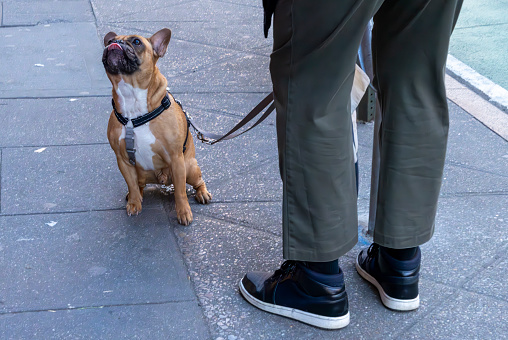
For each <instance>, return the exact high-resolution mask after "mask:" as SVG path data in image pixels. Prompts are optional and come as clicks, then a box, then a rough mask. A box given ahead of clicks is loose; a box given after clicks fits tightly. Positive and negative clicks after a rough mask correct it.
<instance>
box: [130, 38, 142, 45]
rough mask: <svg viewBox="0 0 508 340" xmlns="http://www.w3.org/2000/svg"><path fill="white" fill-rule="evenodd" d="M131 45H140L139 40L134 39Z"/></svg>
mask: <svg viewBox="0 0 508 340" xmlns="http://www.w3.org/2000/svg"><path fill="white" fill-rule="evenodd" d="M132 43H133V44H134V45H141V40H139V39H134V40H133V41H132Z"/></svg>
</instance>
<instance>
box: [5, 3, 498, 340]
mask: <svg viewBox="0 0 508 340" xmlns="http://www.w3.org/2000/svg"><path fill="white" fill-rule="evenodd" d="M0 12H1V13H2V15H1V23H0V24H1V26H0V46H2V48H1V52H0V53H1V59H0V60H1V63H0V118H1V122H2V126H1V127H0V273H1V275H0V339H228V340H234V339H285V338H293V339H385V338H399V339H409V338H418V339H503V338H507V334H508V317H507V315H508V293H507V292H508V290H507V285H506V282H508V274H507V273H508V255H507V251H508V244H507V239H508V232H507V225H508V223H507V222H508V200H507V197H508V173H507V168H508V143H507V141H506V140H505V139H504V138H503V137H501V136H500V135H499V134H496V133H494V132H492V131H491V130H490V129H489V128H487V127H486V126H485V125H483V124H482V123H481V122H479V121H478V120H477V119H475V118H474V117H473V116H471V115H470V114H469V113H468V112H466V111H465V110H464V109H463V108H462V107H460V106H458V105H456V104H455V103H454V102H457V103H458V104H459V105H461V106H467V105H465V104H464V105H463V104H462V103H463V100H464V98H469V99H470V102H474V103H475V105H476V106H475V107H477V106H481V107H482V108H483V109H484V110H487V111H489V110H490V109H489V108H488V106H482V105H483V102H482V101H483V99H482V98H481V97H479V96H478V95H476V94H475V93H474V92H472V91H470V90H468V89H467V88H459V87H460V84H456V83H453V84H452V83H449V84H452V85H450V86H451V88H450V90H451V92H453V93H455V94H460V97H461V99H460V100H459V99H457V100H455V99H454V101H453V102H452V101H450V103H449V105H450V116H451V127H450V139H449V150H448V156H447V161H446V168H445V176H444V177H445V178H444V182H443V188H442V192H441V198H440V204H439V211H438V216H437V221H436V233H435V236H434V238H433V239H432V240H431V241H430V242H429V243H427V244H425V245H424V246H423V247H422V252H423V257H424V258H423V267H422V272H421V285H420V287H421V299H422V302H421V307H420V308H419V309H418V310H417V311H414V312H409V313H398V312H392V311H389V310H387V309H385V308H384V307H383V306H382V304H381V302H380V301H379V297H378V295H377V291H376V290H375V289H373V288H372V287H371V286H369V285H368V284H366V283H365V282H364V281H363V280H362V279H361V278H360V277H359V276H358V275H357V274H356V272H355V269H354V257H355V255H356V254H357V252H358V251H359V250H360V249H361V248H363V247H365V246H366V245H367V244H368V242H369V241H368V239H367V238H366V237H365V236H364V234H363V233H362V230H361V229H362V225H366V223H367V220H368V215H367V214H368V203H369V187H368V186H369V183H370V167H371V164H370V159H371V148H372V133H373V124H360V125H359V126H358V132H359V138H360V142H359V144H360V176H361V184H360V194H359V204H358V209H359V217H360V221H361V224H362V225H361V226H360V227H359V231H360V236H361V237H360V242H359V243H358V245H357V246H356V247H355V248H354V249H353V250H351V252H349V253H348V254H347V255H346V256H345V257H344V258H343V259H341V267H342V268H343V270H344V272H345V274H346V280H347V281H346V284H347V287H348V294H349V298H350V311H351V324H350V325H349V326H348V327H347V328H345V329H343V330H340V331H324V330H319V329H316V328H313V327H310V326H306V325H304V324H301V323H299V322H296V321H292V320H289V319H285V318H282V317H278V316H275V315H271V314H267V313H264V312H261V311H259V310H257V309H255V308H254V307H252V306H250V305H249V304H248V303H247V302H245V301H244V300H243V299H242V298H241V296H240V295H239V293H238V289H237V284H238V281H239V280H240V278H241V277H242V276H243V274H244V273H245V272H246V271H252V270H266V271H269V270H270V271H271V270H274V269H276V268H277V267H278V266H279V265H280V263H281V261H282V242H281V241H282V240H281V232H282V231H281V200H282V185H281V182H280V177H279V171H278V157H277V150H276V135H275V127H274V124H275V119H274V117H270V118H269V119H268V120H267V122H266V123H263V124H261V125H260V126H259V127H257V128H256V129H254V130H252V131H251V132H249V133H248V134H246V135H245V136H242V137H240V138H238V139H235V140H233V141H229V142H224V143H221V144H218V145H215V146H206V145H203V144H201V143H196V146H197V158H198V162H199V163H200V165H201V167H202V170H203V175H204V179H205V181H206V182H207V185H208V188H209V190H210V191H211V192H212V194H213V195H214V198H213V203H212V204H210V205H207V206H202V205H199V204H197V203H195V201H194V198H193V197H192V194H191V193H190V194H189V202H190V203H191V207H192V211H193V213H194V218H195V219H194V222H193V223H192V224H191V225H190V226H188V227H182V226H179V225H178V224H177V222H176V215H175V212H174V200H173V197H172V195H166V194H165V192H163V191H162V190H161V189H160V188H157V187H151V188H149V189H148V190H147V192H146V194H145V199H144V210H143V212H142V213H141V214H140V215H139V216H138V217H131V218H129V217H127V216H126V214H125V209H124V205H125V201H124V198H125V194H126V191H127V188H126V185H125V182H124V180H123V178H122V176H121V174H120V172H119V170H118V168H117V165H116V161H115V157H114V154H113V152H112V151H111V149H110V147H109V144H108V143H107V138H106V126H107V121H108V117H109V114H110V111H111V107H110V105H111V104H110V96H111V86H110V83H109V80H108V79H107V77H106V76H105V73H104V71H103V67H102V63H101V56H102V38H103V36H104V35H105V34H106V33H107V32H109V31H115V32H117V33H119V34H131V33H138V34H142V35H145V36H150V35H151V34H153V33H154V32H156V31H157V30H159V29H161V28H163V27H168V28H170V29H171V30H172V39H171V42H170V44H169V47H168V52H167V54H166V56H165V57H164V58H163V59H161V60H160V61H159V64H158V65H159V68H160V69H161V71H162V72H163V73H164V74H165V75H166V76H167V78H168V82H169V87H170V89H171V92H172V93H173V94H174V96H175V97H176V98H177V99H179V100H180V101H182V103H183V105H184V107H185V108H186V110H187V111H188V112H189V113H190V114H191V115H192V116H193V118H194V119H195V120H196V122H198V123H199V125H201V126H203V127H206V128H207V129H209V130H211V131H217V132H221V131H223V132H225V131H226V130H227V129H228V128H230V127H232V126H233V125H234V124H235V123H236V122H237V121H238V120H239V119H240V118H241V116H242V115H243V114H245V113H246V112H248V111H249V110H250V109H251V108H252V107H253V106H254V105H255V104H257V102H259V100H261V99H262V98H263V97H264V95H266V94H267V93H268V92H269V91H270V90H271V82H270V77H269V74H268V62H269V54H270V51H271V40H270V39H264V38H263V35H262V21H263V20H262V8H261V1H256V2H253V1H252V0H200V1H194V0H191V1H187V0H165V1H162V0H151V1H139V0H124V1H106V0H60V1H58V0H56V1H50V0H0ZM467 91H469V92H467ZM454 98H458V97H454ZM485 107H487V109H485ZM492 124H494V125H495V124H496V122H494V123H492Z"/></svg>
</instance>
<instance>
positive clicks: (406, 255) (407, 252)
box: [379, 246, 419, 261]
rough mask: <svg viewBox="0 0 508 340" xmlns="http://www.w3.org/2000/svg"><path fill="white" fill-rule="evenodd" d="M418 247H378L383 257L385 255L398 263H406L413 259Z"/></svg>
mask: <svg viewBox="0 0 508 340" xmlns="http://www.w3.org/2000/svg"><path fill="white" fill-rule="evenodd" d="M418 248H419V247H411V248H405V249H393V248H386V247H383V246H379V249H380V250H379V251H380V252H381V253H382V254H383V255H384V254H387V255H389V256H391V257H393V258H394V259H396V260H398V261H407V260H411V259H412V258H413V257H415V255H416V253H417V251H418Z"/></svg>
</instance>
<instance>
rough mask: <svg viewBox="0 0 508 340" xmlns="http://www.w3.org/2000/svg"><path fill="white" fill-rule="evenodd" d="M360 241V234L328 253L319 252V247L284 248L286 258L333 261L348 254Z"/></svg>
mask: <svg viewBox="0 0 508 340" xmlns="http://www.w3.org/2000/svg"><path fill="white" fill-rule="evenodd" d="M357 243H358V235H355V236H354V237H353V238H351V239H350V240H349V241H347V242H345V243H344V244H342V245H341V246H340V247H338V248H337V249H335V250H333V251H329V252H326V253H322V252H317V251H319V249H316V248H309V249H308V250H305V249H286V248H284V259H286V260H293V261H310V262H328V261H333V260H336V259H338V258H339V257H341V256H342V255H344V254H346V253H347V252H348V251H350V250H351V249H353V247H354V246H355V245H356V244H357Z"/></svg>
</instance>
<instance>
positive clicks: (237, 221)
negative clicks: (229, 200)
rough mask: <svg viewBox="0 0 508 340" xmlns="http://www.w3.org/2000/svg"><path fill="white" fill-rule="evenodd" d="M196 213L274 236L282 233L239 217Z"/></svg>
mask: <svg viewBox="0 0 508 340" xmlns="http://www.w3.org/2000/svg"><path fill="white" fill-rule="evenodd" d="M196 215H201V216H205V217H208V218H212V219H214V220H217V221H222V222H227V223H231V224H235V225H237V226H240V227H243V228H247V229H251V230H255V231H259V232H262V233H266V234H270V235H272V236H277V237H280V236H281V234H278V233H274V232H272V231H269V230H265V229H262V228H259V227H255V226H253V225H251V224H248V223H245V221H242V220H237V219H234V218H227V217H219V216H215V215H213V214H207V213H196ZM281 230H282V229H281Z"/></svg>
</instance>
